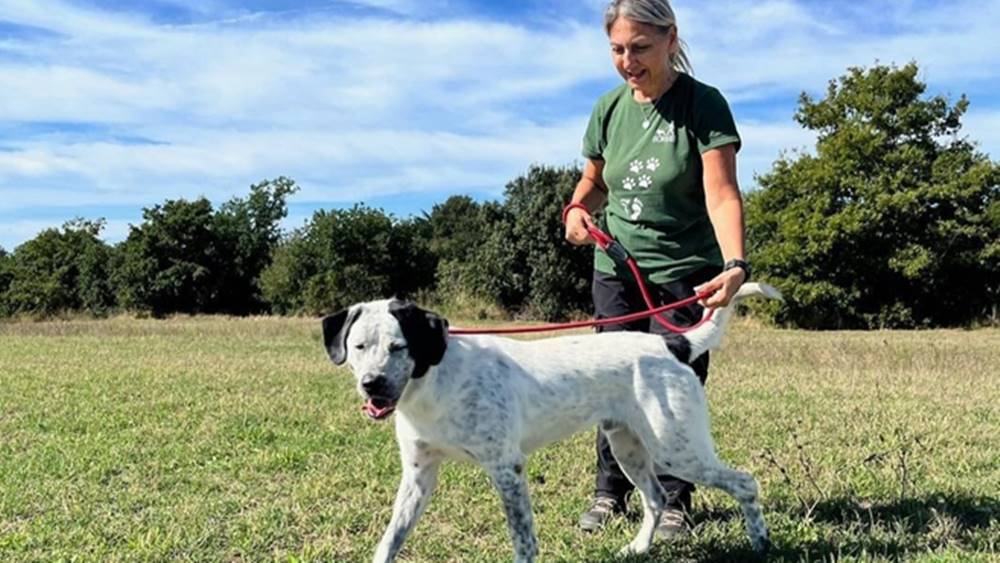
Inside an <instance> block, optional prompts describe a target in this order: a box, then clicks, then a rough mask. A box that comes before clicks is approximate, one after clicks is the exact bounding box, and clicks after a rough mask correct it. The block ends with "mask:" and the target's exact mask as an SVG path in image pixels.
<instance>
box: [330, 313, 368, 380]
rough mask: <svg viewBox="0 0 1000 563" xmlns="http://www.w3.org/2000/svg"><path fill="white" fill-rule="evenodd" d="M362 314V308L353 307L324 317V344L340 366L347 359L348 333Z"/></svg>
mask: <svg viewBox="0 0 1000 563" xmlns="http://www.w3.org/2000/svg"><path fill="white" fill-rule="evenodd" d="M360 316H361V308H360V307H352V308H350V309H344V310H343V311H337V312H336V313H334V314H332V315H330V316H328V317H325V318H324V319H323V345H324V346H326V353H327V354H329V355H330V359H331V360H333V363H335V364H337V365H338V366H339V365H340V364H342V363H344V361H345V360H346V359H347V334H348V333H349V332H350V331H351V325H353V324H354V321H356V320H358V317H360Z"/></svg>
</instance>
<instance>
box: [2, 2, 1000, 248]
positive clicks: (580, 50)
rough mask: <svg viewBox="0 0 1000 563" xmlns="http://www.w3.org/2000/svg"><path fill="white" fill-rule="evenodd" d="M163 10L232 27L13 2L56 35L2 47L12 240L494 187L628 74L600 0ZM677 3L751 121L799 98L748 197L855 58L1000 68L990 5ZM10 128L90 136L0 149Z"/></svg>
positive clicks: (702, 51)
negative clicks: (519, 5) (371, 11)
mask: <svg viewBox="0 0 1000 563" xmlns="http://www.w3.org/2000/svg"><path fill="white" fill-rule="evenodd" d="M170 1H171V3H172V4H174V5H177V6H181V7H185V8H187V9H190V10H192V11H195V12H199V13H201V14H204V15H206V16H209V15H211V14H222V15H224V16H225V18H228V19H220V20H218V21H214V22H213V21H207V22H205V23H199V24H196V25H164V24H158V23H155V22H154V20H153V18H152V17H151V16H143V15H141V14H138V13H130V14H122V13H118V12H114V13H112V12H103V11H98V10H95V9H93V8H87V7H81V5H78V4H74V3H71V2H66V1H49V2H34V1H32V2H28V1H14V0H0V21H4V22H10V23H13V24H16V25H24V26H31V27H33V28H37V29H43V30H48V31H50V32H52V33H51V35H47V36H46V35H43V36H41V38H40V37H38V36H36V34H31V35H28V36H25V37H18V36H17V35H14V34H11V35H9V36H8V37H6V38H5V39H3V40H0V84H3V85H4V92H5V95H3V96H0V224H6V225H8V227H7V228H6V230H0V244H3V245H4V246H8V247H9V246H10V245H11V241H16V240H20V239H17V237H18V236H21V235H23V234H24V233H25V232H27V230H30V228H31V227H30V224H31V223H30V221H28V222H26V223H17V224H19V225H22V226H21V227H18V229H19V230H16V231H15V230H12V229H13V227H10V226H9V225H11V224H13V223H11V222H10V221H9V220H8V219H7V218H10V217H13V216H14V214H18V213H22V212H27V211H30V212H32V213H31V215H32V216H36V215H40V214H41V211H42V210H44V207H45V206H46V205H48V204H49V203H51V204H58V205H87V206H100V205H102V204H103V205H111V204H114V205H127V204H132V205H135V206H137V207H139V206H149V205H153V204H156V203H159V202H161V201H162V200H164V199H166V198H176V197H197V196H199V195H206V196H208V197H210V198H212V199H213V201H217V202H218V201H222V200H225V199H228V198H229V197H232V196H234V195H242V194H244V193H245V192H246V188H247V186H248V185H249V184H250V183H252V182H255V181H259V180H260V179H262V178H266V177H272V178H273V177H275V176H278V175H288V176H291V177H293V178H295V179H296V180H297V181H298V182H299V183H300V184H301V185H302V188H303V189H302V191H301V192H300V193H299V194H297V195H296V196H295V198H296V199H297V200H299V201H312V202H320V203H322V202H337V203H348V202H351V201H357V200H361V199H371V198H373V197H378V196H387V195H391V194H393V193H404V192H408V193H413V192H421V191H425V192H434V193H441V192H442V191H447V190H454V191H461V190H477V191H479V192H480V193H483V192H489V191H490V190H493V191H495V192H496V193H499V191H500V190H501V189H502V188H503V185H504V184H505V183H506V182H507V181H508V180H510V179H511V178H512V177H513V176H514V175H516V174H518V173H520V172H522V171H524V170H525V169H527V167H528V166H529V165H530V164H532V163H538V162H541V163H549V164H566V163H569V162H572V161H574V160H577V159H579V144H580V137H581V136H582V132H583V127H584V124H585V122H586V119H587V115H588V111H587V110H588V109H589V105H590V103H592V101H593V100H591V99H584V100H581V99H580V94H579V92H580V91H581V89H583V86H584V85H586V86H587V88H588V89H589V90H592V88H593V85H594V84H601V83H604V84H606V85H607V86H608V87H610V86H613V85H615V84H616V83H617V81H618V78H617V76H616V75H615V73H614V71H613V69H612V68H611V64H610V61H609V60H608V54H607V45H606V37H605V36H604V33H603V30H601V29H600V11H601V10H602V8H603V6H604V5H605V2H603V1H597V0H588V2H589V4H588V6H590V7H591V8H592V10H593V13H594V17H593V18H592V21H591V22H590V23H589V24H588V25H582V24H579V23H574V22H572V21H565V22H561V23H560V24H559V25H553V26H551V27H545V26H542V27H529V26H527V25H524V26H520V25H516V24H511V23H496V22H491V21H485V20H476V19H471V18H470V17H466V18H465V19H457V20H456V19H446V20H442V19H434V18H429V17H427V14H433V13H437V14H444V13H446V12H445V11H444V9H443V8H442V7H443V6H444V3H442V2H432V3H426V2H421V3H418V2H416V0H361V1H359V2H355V4H359V5H367V6H369V7H376V8H381V9H385V10H388V11H390V12H393V13H395V14H396V16H393V17H391V18H375V17H371V16H369V17H366V18H353V19H347V16H345V14H346V13H347V12H345V11H344V10H340V11H339V12H337V11H335V10H322V9H321V10H318V11H314V12H309V11H305V10H302V11H301V13H296V15H295V17H286V16H287V14H284V16H283V17H270V16H268V15H266V14H251V13H248V12H246V10H245V9H243V8H241V7H240V4H239V3H234V2H224V1H221V0H215V1H213V2H211V3H209V4H206V3H196V2H193V1H189V0H170ZM675 5H676V7H677V9H678V18H679V23H680V29H681V33H682V36H683V37H684V38H685V39H686V41H687V42H688V43H689V44H690V47H691V55H692V58H693V59H694V63H695V68H696V71H697V73H698V77H699V78H700V79H702V80H705V81H707V82H709V83H711V84H714V85H716V86H718V87H720V88H721V89H722V90H723V92H724V93H725V94H726V96H727V98H728V99H729V100H730V102H731V103H733V104H734V105H735V106H737V107H738V108H752V107H754V106H756V105H764V106H768V105H769V106H774V105H776V104H780V105H783V106H787V110H785V111H783V112H782V113H781V117H779V118H772V117H769V118H766V119H765V118H761V117H759V116H757V115H753V114H752V113H750V114H741V113H737V119H738V121H739V122H740V127H741V131H742V133H743V136H744V148H743V150H742V151H741V153H740V176H741V185H742V186H743V187H744V188H749V187H751V186H752V185H753V182H752V175H753V173H754V172H758V173H759V172H765V171H767V170H769V169H770V165H771V163H773V161H774V159H775V158H776V157H777V156H778V154H779V153H780V151H781V150H782V149H787V148H793V147H801V146H809V145H811V144H812V137H811V134H810V133H809V132H805V131H802V130H801V129H800V128H798V126H797V125H796V124H794V123H793V122H792V121H791V114H792V112H793V111H794V103H795V102H794V98H795V95H796V94H797V93H798V92H799V91H802V90H808V91H810V92H814V93H816V92H821V91H822V89H823V88H824V87H825V85H826V82H827V81H828V80H829V79H831V78H833V77H835V76H839V75H841V74H843V72H844V70H845V68H846V67H848V66H852V65H864V66H867V65H871V64H872V63H873V62H874V61H875V60H876V59H878V60H880V61H882V62H897V63H900V64H902V63H905V62H907V61H909V60H911V59H913V60H917V61H918V62H919V63H920V64H921V68H922V72H923V79H925V80H927V81H928V82H929V83H930V84H931V87H930V88H929V93H932V94H936V93H939V92H949V93H952V95H953V96H954V97H955V98H957V95H958V94H959V93H960V92H963V91H966V90H967V89H969V88H973V89H978V90H979V91H985V90H989V91H991V92H992V91H993V90H995V86H996V85H997V81H998V80H997V79H998V74H1000V69H998V67H997V66H996V55H995V53H994V51H995V49H994V48H991V47H990V45H992V44H994V43H995V41H994V37H993V36H994V34H995V31H994V28H995V27H996V24H997V23H998V21H1000V5H997V3H986V4H985V5H984V4H983V3H978V2H977V3H973V2H971V0H960V1H959V2H956V3H953V4H951V5H950V6H949V7H948V9H947V17H943V16H942V14H941V13H940V12H941V8H940V7H936V6H928V5H926V4H925V3H921V2H913V1H905V2H890V1H888V0H879V1H878V2H875V3H863V4H851V3H848V4H843V3H842V4H829V3H805V2H801V1H792V0H765V1H764V2H759V1H753V0H729V1H725V2H706V3H694V2H679V1H678V2H675ZM290 11H291V12H296V9H295V8H294V6H293V7H292V8H290ZM415 15H416V17H409V16H415ZM592 95H593V94H592V93H591V94H587V96H588V97H589V96H592ZM979 102H980V100H977V99H976V98H975V97H973V112H972V113H970V114H969V116H967V118H966V120H965V122H966V124H967V131H968V133H969V134H970V136H972V138H974V139H977V140H979V141H981V143H982V148H983V150H985V151H987V152H991V153H993V154H997V151H998V150H1000V139H998V138H997V134H996V133H995V131H997V130H1000V127H998V125H1000V123H998V117H997V116H998V114H997V109H996V106H997V105H998V102H997V101H996V100H995V99H994V100H992V101H989V100H985V102H986V103H979ZM990 103H992V104H993V107H992V108H991V107H990ZM543 105H544V108H545V111H544V112H543V111H541V110H540V109H539V108H541V107H543ZM562 106H565V107H574V108H576V109H574V110H573V111H570V110H563V111H560V110H558V108H560V107H562ZM553 107H555V108H557V109H556V110H553V109H552V108H553ZM980 107H981V108H982V109H979V108H980ZM580 108H586V109H580ZM743 111H747V110H745V109H744V110H743ZM766 114H767V115H769V116H771V115H774V114H775V112H774V111H773V108H772V109H771V111H768V112H766ZM5 123H6V124H29V125H30V124H52V123H57V124H59V123H71V124H78V125H75V126H69V127H66V128H65V130H64V131H58V132H52V131H48V130H47V129H46V128H45V127H42V128H41V129H42V130H41V131H33V132H32V130H31V127H28V128H25V129H18V131H27V133H24V134H18V135H16V136H7V137H4V136H3V133H2V131H3V128H2V126H3V125H4V124H5ZM46 131H48V132H46ZM32 220H33V219H32ZM49 226H53V225H49Z"/></svg>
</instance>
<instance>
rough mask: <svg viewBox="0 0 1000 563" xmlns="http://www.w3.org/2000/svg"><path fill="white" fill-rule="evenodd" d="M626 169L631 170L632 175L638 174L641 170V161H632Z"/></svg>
mask: <svg viewBox="0 0 1000 563" xmlns="http://www.w3.org/2000/svg"><path fill="white" fill-rule="evenodd" d="M628 169H629V170H631V171H632V173H633V174H638V173H639V172H640V171H641V170H642V161H641V160H633V161H632V162H631V163H629V165H628Z"/></svg>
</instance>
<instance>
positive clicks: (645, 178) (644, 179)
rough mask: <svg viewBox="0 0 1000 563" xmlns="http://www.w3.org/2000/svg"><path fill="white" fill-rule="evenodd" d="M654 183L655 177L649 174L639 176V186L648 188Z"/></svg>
mask: <svg viewBox="0 0 1000 563" xmlns="http://www.w3.org/2000/svg"><path fill="white" fill-rule="evenodd" d="M652 185H653V178H652V177H651V176H650V175H649V174H643V175H642V176H639V187H640V188H642V189H644V190H648V189H649V187H650V186H652Z"/></svg>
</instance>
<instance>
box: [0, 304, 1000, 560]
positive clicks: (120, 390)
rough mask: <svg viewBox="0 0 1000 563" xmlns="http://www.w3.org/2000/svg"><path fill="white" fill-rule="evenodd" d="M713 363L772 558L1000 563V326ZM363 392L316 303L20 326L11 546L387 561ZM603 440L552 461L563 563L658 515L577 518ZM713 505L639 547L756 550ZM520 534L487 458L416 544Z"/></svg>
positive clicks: (488, 550) (104, 553)
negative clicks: (673, 533) (756, 489)
mask: <svg viewBox="0 0 1000 563" xmlns="http://www.w3.org/2000/svg"><path fill="white" fill-rule="evenodd" d="M454 324H461V323H458V322H455V323H454ZM712 364H713V365H712V370H711V375H710V378H709V385H708V389H709V396H710V402H711V406H712V415H713V433H714V435H715V438H716V442H717V444H718V447H719V450H720V456H721V457H722V458H723V459H724V460H726V461H727V462H729V463H730V464H732V465H734V466H736V467H740V468H743V469H746V470H749V471H750V472H752V473H753V474H754V475H755V476H756V477H757V478H758V480H759V482H760V484H761V488H762V495H763V506H764V514H765V518H766V519H767V520H768V523H769V524H770V526H771V530H772V539H773V541H774V544H775V547H774V550H773V551H772V553H771V554H770V556H769V560H774V561H782V560H785V561H800V560H808V561H817V560H827V561H829V560H862V561H869V560H897V559H912V560H922V561H997V560H1000V331H998V330H993V329H983V330H976V331H927V332H870V333H855V332H826V333H808V332H798V331H782V330H774V329H761V328H755V327H753V326H751V325H750V324H748V323H746V322H736V323H734V326H732V327H731V330H730V333H729V335H728V338H727V341H726V344H725V346H724V348H723V349H722V350H721V351H719V352H717V353H716V354H715V355H714V356H713V359H712ZM360 404H361V403H360V401H359V399H358V397H357V396H356V395H355V393H354V391H353V378H351V377H350V376H349V375H348V373H347V372H346V371H344V370H341V369H336V368H335V367H334V366H333V365H332V364H331V363H330V362H329V361H328V360H327V358H326V356H325V354H324V351H323V350H322V346H321V344H320V333H319V323H318V322H316V321H314V320H303V319H272V318H260V319H224V318H190V319H189V318H178V319H172V320H167V321H152V320H133V319H111V320H106V321H72V322H46V323H18V324H7V325H0V560H2V561H52V560H81V561H91V560H93V561H126V560H128V561H132V560H134V561H155V560H190V561H270V560H278V561H364V560H368V559H370V557H371V554H372V552H373V550H374V546H375V544H376V542H377V540H378V537H379V535H380V534H381V532H382V529H383V527H384V526H385V524H386V523H387V521H388V518H389V514H390V509H391V504H392V499H393V497H394V494H395V489H396V484H397V480H398V475H399V467H398V466H399V461H398V456H397V452H396V447H395V443H394V440H393V435H392V424H391V423H389V424H385V423H374V422H370V421H368V420H367V419H366V417H365V416H364V415H363V414H362V413H361V412H360ZM593 438H594V436H593V431H590V432H587V433H584V434H581V435H579V436H577V437H576V438H574V439H572V440H571V441H568V442H565V443H563V444H559V445H557V446H554V447H549V448H547V449H544V450H541V451H539V452H537V453H536V454H535V455H534V456H533V457H532V458H531V460H530V463H529V465H528V473H529V478H530V483H531V488H532V496H533V504H534V509H535V519H536V526H537V531H538V535H539V540H540V546H541V560H542V561H614V560H616V558H615V556H614V554H615V553H616V551H617V550H618V549H619V548H620V547H621V546H623V545H624V544H625V543H627V542H628V541H629V540H630V539H631V537H632V535H633V534H634V533H635V531H636V530H637V527H638V520H637V517H638V512H637V508H636V511H635V512H633V514H631V519H619V520H618V521H616V522H615V523H614V524H613V525H612V526H611V527H610V528H609V529H607V530H605V531H604V532H603V533H602V534H600V535H595V536H589V535H585V534H583V533H581V532H578V531H577V529H576V520H577V517H578V515H579V513H580V511H581V510H583V509H584V508H585V506H586V504H587V501H588V497H589V494H590V490H591V487H592V480H593V465H594V460H593ZM636 504H637V503H636ZM694 518H695V521H696V528H695V534H694V535H693V536H692V537H690V538H687V539H684V540H682V541H679V542H677V543H673V544H669V545H668V544H662V543H660V544H656V546H655V548H654V552H653V553H652V554H651V556H648V557H643V558H634V559H633V560H634V561H659V560H688V561H742V560H749V559H752V558H753V556H752V554H751V552H750V551H749V546H748V542H747V539H746V536H745V535H744V533H743V529H742V521H741V518H740V516H739V511H738V507H737V505H736V504H735V503H734V502H733V501H732V500H731V499H729V498H728V497H726V496H725V495H723V494H722V493H719V492H716V491H707V490H700V491H699V493H698V494H697V495H696V501H695V513H694ZM510 553H511V552H510V546H509V541H508V536H507V531H506V527H505V524H504V521H503V516H502V510H501V508H500V504H499V501H498V499H497V498H496V497H495V495H494V493H493V490H492V488H491V487H490V485H489V482H488V480H487V478H486V476H485V475H484V473H483V472H482V471H480V470H479V469H477V468H474V467H472V466H470V465H463V464H448V465H446V466H445V469H444V471H443V474H442V479H441V484H440V486H439V488H438V491H437V494H436V496H435V498H434V500H433V501H432V503H431V505H430V509H429V510H428V512H427V514H426V515H425V516H424V518H423V519H422V520H421V522H420V524H419V525H418V526H417V528H416V530H415V531H414V533H413V535H412V536H411V537H410V539H409V540H408V542H407V544H406V547H405V548H404V552H403V557H402V559H403V560H405V561H506V560H509V559H510Z"/></svg>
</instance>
